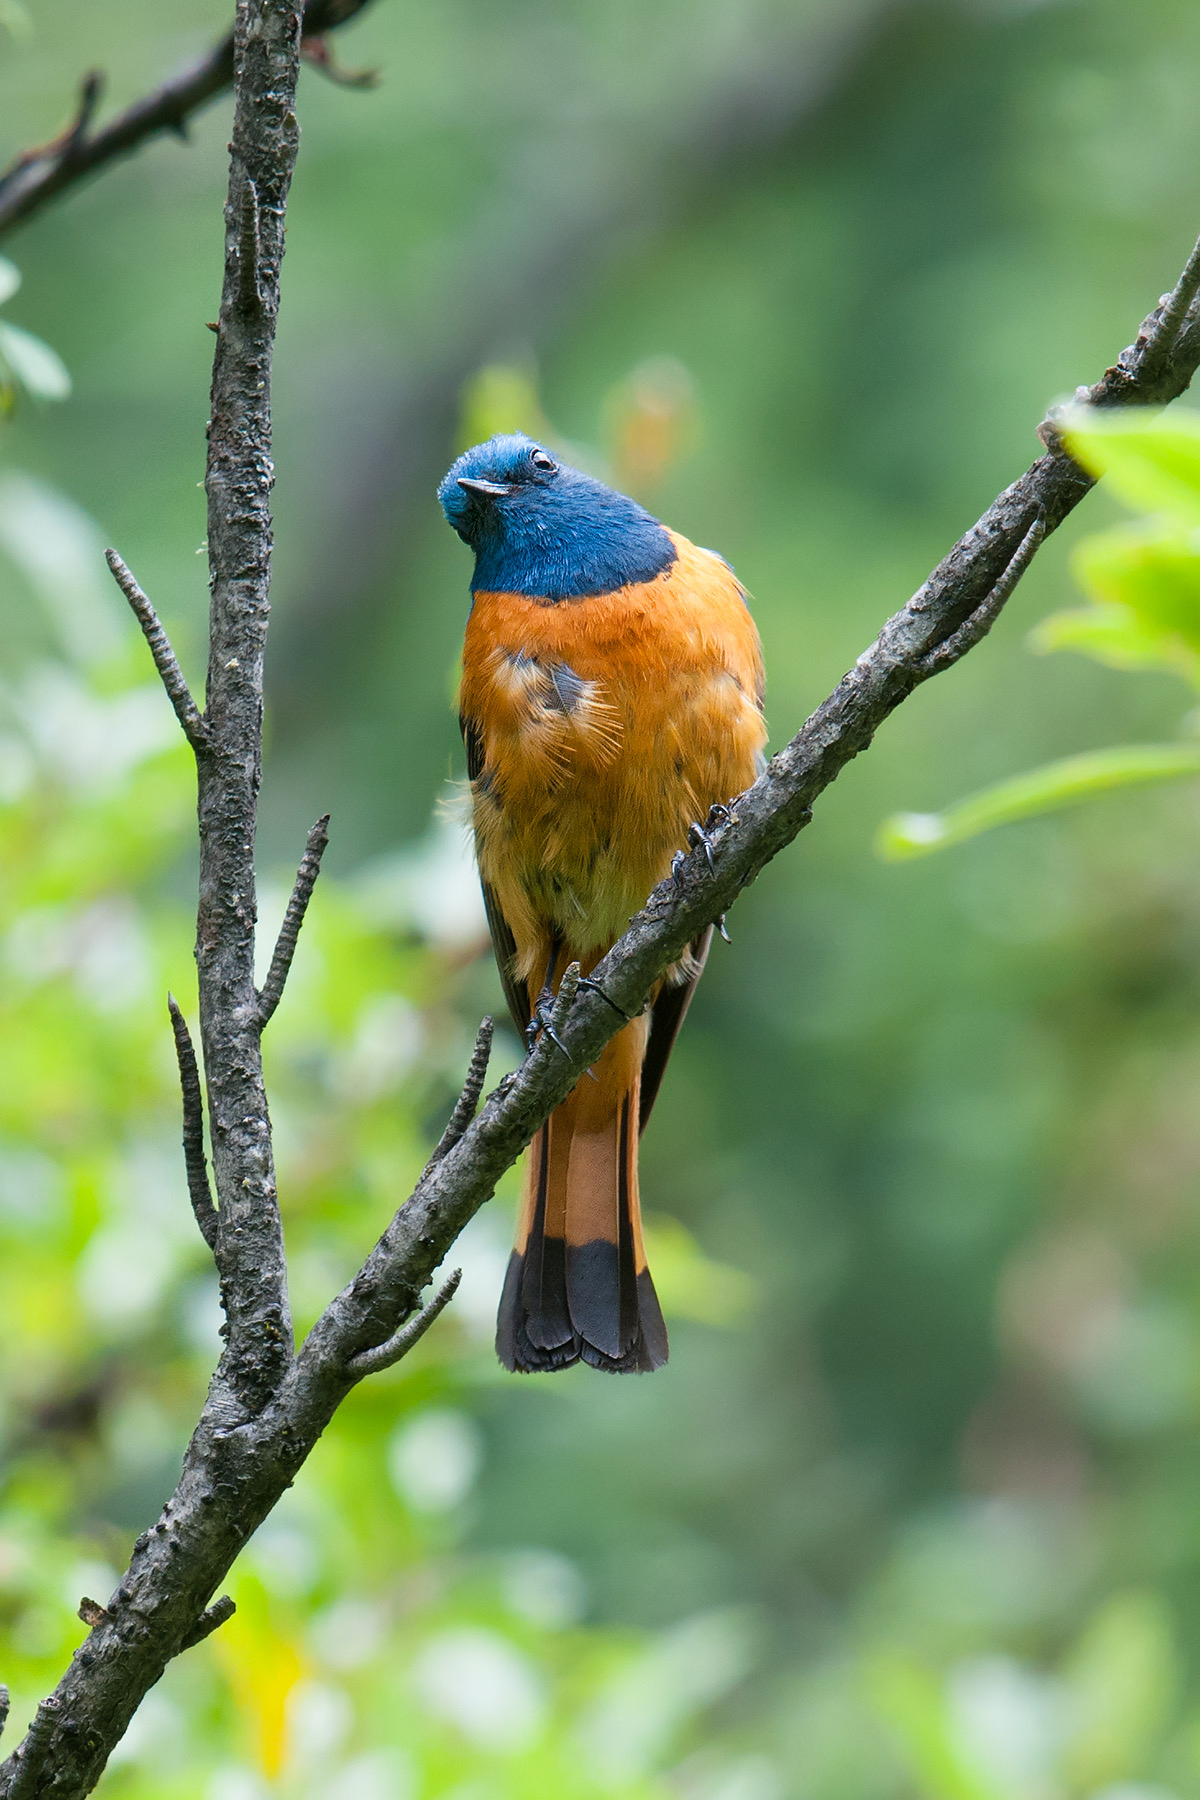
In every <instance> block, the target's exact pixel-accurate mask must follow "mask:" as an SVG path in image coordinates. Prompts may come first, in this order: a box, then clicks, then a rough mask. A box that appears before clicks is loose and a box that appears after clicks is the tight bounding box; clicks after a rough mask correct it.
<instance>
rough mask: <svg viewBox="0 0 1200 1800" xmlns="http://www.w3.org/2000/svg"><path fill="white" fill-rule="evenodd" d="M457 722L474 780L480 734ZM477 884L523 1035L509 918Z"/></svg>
mask: <svg viewBox="0 0 1200 1800" xmlns="http://www.w3.org/2000/svg"><path fill="white" fill-rule="evenodd" d="M458 723H459V728H460V730H461V731H462V735H463V743H464V744H465V745H466V750H467V779H468V781H477V780H478V778H479V777H480V775H482V774H483V764H484V747H483V733H482V732H481V731H480V729H479V727H478V725H477V724H476V723H475V721H474V719H468V718H467V717H466V716H465V714H463V713H460V714H459V716H458ZM479 885H480V887H481V888H482V889H483V909H484V911H485V912H486V913H487V922H488V930H489V931H490V932H491V934H492V950H493V952H494V954H495V957H496V966H497V968H498V969H499V971H500V983H501V986H502V987H503V989H504V998H505V999H506V1000H507V1001H508V1010H509V1012H510V1013H511V1014H512V1019H513V1024H514V1025H515V1026H516V1028H517V1031H518V1033H519V1034H521V1035H522V1036H523V1035H524V1032H525V1027H526V1026H527V1025H528V1024H529V989H528V988H527V987H526V985H525V983H524V982H523V981H522V980H521V978H520V976H518V975H515V974H514V973H513V965H514V962H515V960H516V955H517V940H516V939H515V938H514V937H513V934H512V932H511V930H510V929H509V924H508V920H507V919H506V918H505V917H504V914H503V913H502V912H501V910H500V902H499V901H498V900H497V898H496V890H495V889H494V888H493V887H491V886H490V885H489V884H488V883H487V882H486V881H484V880H483V879H482V877H481V878H480V883H479Z"/></svg>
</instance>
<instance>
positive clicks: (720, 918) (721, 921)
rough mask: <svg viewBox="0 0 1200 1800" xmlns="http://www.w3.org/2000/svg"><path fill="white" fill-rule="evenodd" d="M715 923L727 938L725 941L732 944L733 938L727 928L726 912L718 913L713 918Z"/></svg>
mask: <svg viewBox="0 0 1200 1800" xmlns="http://www.w3.org/2000/svg"><path fill="white" fill-rule="evenodd" d="M713 924H714V925H715V926H716V928H717V930H718V931H719V932H720V934H721V936H722V937H723V938H724V939H725V942H726V943H727V944H732V942H733V939H732V938H731V937H730V935H729V933H728V932H727V931H726V929H725V914H724V913H718V914H717V916H716V918H715V919H714V920H713Z"/></svg>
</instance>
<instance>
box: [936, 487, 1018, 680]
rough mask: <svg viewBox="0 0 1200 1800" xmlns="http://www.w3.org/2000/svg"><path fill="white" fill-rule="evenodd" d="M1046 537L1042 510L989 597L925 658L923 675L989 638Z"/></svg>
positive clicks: (955, 659) (943, 665)
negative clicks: (988, 635) (989, 633)
mask: <svg viewBox="0 0 1200 1800" xmlns="http://www.w3.org/2000/svg"><path fill="white" fill-rule="evenodd" d="M1045 536H1046V515H1045V513H1043V512H1040V511H1039V512H1038V514H1037V516H1036V517H1035V519H1034V521H1033V524H1032V525H1031V526H1030V527H1029V530H1028V531H1027V532H1026V533H1025V536H1024V537H1023V538H1022V539H1021V542H1020V543H1019V544H1018V546H1017V549H1016V552H1015V554H1014V556H1013V558H1012V560H1011V562H1010V563H1009V565H1008V567H1007V568H1006V569H1005V571H1004V573H1003V575H1001V577H1000V579H999V581H998V582H997V583H996V584H995V586H994V587H993V588H992V590H991V592H990V593H989V594H988V595H987V596H986V598H985V599H983V600H981V601H980V603H979V605H978V606H977V607H976V608H975V611H974V612H973V613H972V614H971V616H970V617H969V618H967V619H964V620H963V622H962V624H961V625H960V626H959V627H958V630H957V631H952V632H951V633H950V636H949V637H947V638H943V639H942V641H941V643H940V644H937V645H935V647H934V648H933V649H932V650H930V651H929V652H928V654H927V655H926V656H924V657H923V658H922V659H921V663H920V669H921V673H922V674H923V675H938V674H940V673H941V671H942V670H943V669H948V668H950V666H951V664H953V663H956V662H957V661H958V659H959V658H960V657H961V656H965V655H966V653H967V651H968V650H973V649H974V648H975V645H976V644H978V643H979V642H980V641H981V640H982V639H983V638H985V637H986V636H987V634H988V632H989V631H990V630H991V629H992V626H993V625H994V624H995V623H996V620H997V619H998V618H999V617H1000V614H1001V612H1002V611H1003V609H1004V607H1005V605H1006V603H1007V602H1008V600H1009V599H1010V598H1011V596H1012V592H1013V589H1014V588H1015V587H1016V585H1017V583H1018V581H1020V579H1021V577H1022V575H1023V574H1024V573H1025V571H1026V569H1027V568H1028V567H1029V565H1030V563H1031V562H1032V561H1033V559H1034V556H1035V555H1036V554H1037V551H1038V548H1039V546H1040V545H1041V544H1042V543H1043V542H1044V540H1045Z"/></svg>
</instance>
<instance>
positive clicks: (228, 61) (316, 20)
mask: <svg viewBox="0 0 1200 1800" xmlns="http://www.w3.org/2000/svg"><path fill="white" fill-rule="evenodd" d="M369 3H370V0H308V5H307V6H306V7H305V9H304V36H305V38H308V39H312V40H313V42H314V44H316V45H320V46H322V48H320V49H317V51H316V53H315V55H314V57H313V59H312V60H313V61H314V62H321V61H322V60H323V59H325V58H327V57H328V51H327V49H325V48H324V45H323V39H324V35H325V33H326V32H328V31H334V30H336V29H337V27H338V26H340V25H345V24H347V23H348V22H349V20H351V19H353V18H355V17H356V16H357V14H359V13H360V12H362V10H363V8H364V7H365V6H367V5H369ZM323 52H324V58H323ZM232 80H233V32H232V31H231V32H229V33H228V34H227V35H226V36H225V37H223V38H222V39H221V41H220V42H219V43H218V44H214V46H213V48H212V49H211V50H210V51H209V53H208V55H207V56H204V57H202V58H201V60H200V61H199V62H198V63H195V64H193V66H192V67H191V68H190V69H185V70H184V72H183V74H181V75H177V76H175V77H174V78H173V79H172V80H171V81H165V82H164V83H163V84H162V86H161V87H158V88H155V89H154V90H153V92H152V93H149V94H145V95H143V97H142V98H141V99H140V100H135V101H134V103H133V105H132V106H129V107H126V109H125V111H124V112H123V113H120V114H118V116H117V117H116V118H115V119H113V120H112V121H111V123H110V124H108V125H106V126H105V127H104V129H103V130H102V131H97V132H96V133H95V134H94V135H93V136H89V135H88V131H89V127H90V125H91V120H92V115H93V113H94V112H95V109H96V105H97V102H98V100H99V98H100V87H101V82H102V77H101V76H99V75H98V74H96V73H92V74H90V75H87V76H85V77H84V80H83V83H82V86H81V88H80V100H79V105H78V107H77V110H76V115H75V119H74V121H73V122H72V124H71V125H70V126H69V127H68V128H67V130H66V131H65V132H63V133H62V134H61V135H60V136H59V137H56V138H54V139H52V140H51V142H50V143H48V144H43V145H41V146H40V148H38V149H35V150H24V151H22V152H21V154H20V155H19V156H17V157H16V159H15V160H14V161H13V162H12V163H11V164H10V165H9V167H8V168H7V169H6V170H4V172H3V173H2V174H0V237H3V235H4V234H5V232H7V231H11V230H12V229H13V227H14V226H16V225H20V224H21V223H22V222H23V221H24V220H26V219H28V218H31V217H32V216H33V214H34V213H36V212H40V211H41V209H42V207H44V206H46V205H48V203H49V202H50V201H51V200H54V199H56V198H57V197H58V195H59V194H61V193H65V192H66V191H67V190H68V189H70V188H73V187H76V186H77V185H78V184H79V183H80V182H81V181H83V180H84V179H85V178H86V177H87V176H89V175H93V174H95V173H96V172H97V171H98V170H100V169H103V168H104V167H105V166H106V165H107V164H108V163H111V162H114V161H115V160H116V159H117V158H118V157H121V156H128V155H129V154H130V152H131V151H134V150H139V149H140V148H141V146H142V145H143V144H145V143H147V142H148V141H149V140H150V139H151V138H154V137H158V136H159V135H160V134H161V133H162V132H164V131H172V132H174V133H175V134H176V135H177V136H178V137H186V136H187V125H188V120H189V119H190V118H192V116H193V114H195V113H197V112H199V111H200V110H201V109H202V108H203V107H205V106H207V105H208V103H209V101H210V100H214V99H215V98H216V96H217V95H218V94H222V93H224V91H225V89H226V88H227V87H228V86H229V85H230V83H231V82H232ZM344 85H346V86H355V87H360V86H365V85H367V84H366V83H365V82H363V81H353V80H351V81H348V82H345V83H344Z"/></svg>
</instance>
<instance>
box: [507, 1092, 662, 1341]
mask: <svg viewBox="0 0 1200 1800" xmlns="http://www.w3.org/2000/svg"><path fill="white" fill-rule="evenodd" d="M578 1092H579V1090H578V1089H576V1093H577V1094H578ZM572 1098H574V1096H572ZM588 1098H590V1096H588V1097H585V1099H584V1104H585V1105H586V1104H587V1099H588ZM575 1110H576V1109H574V1108H572V1105H571V1100H567V1101H566V1102H565V1103H564V1105H563V1106H562V1107H560V1108H559V1110H558V1112H556V1113H555V1114H553V1115H552V1117H551V1119H550V1120H548V1121H547V1124H546V1125H544V1126H543V1127H542V1129H541V1131H540V1132H539V1133H538V1135H537V1137H536V1138H535V1139H534V1142H533V1145H532V1146H531V1150H530V1158H529V1166H528V1170H527V1175H526V1198H525V1206H524V1207H523V1209H522V1220H521V1227H520V1228H519V1229H518V1234H517V1246H516V1248H515V1249H514V1251H513V1254H512V1258H511V1260H510V1262H509V1266H508V1275H507V1277H506V1279H505V1283H504V1293H503V1295H502V1297H501V1301H500V1314H499V1318H498V1320H497V1327H496V1352H497V1354H498V1356H499V1358H500V1361H501V1362H502V1363H503V1364H504V1366H505V1368H507V1369H514V1370H519V1371H521V1372H522V1373H532V1372H534V1371H540V1370H553V1369H564V1368H568V1367H569V1366H570V1365H571V1364H572V1363H575V1362H580V1361H582V1362H586V1363H590V1364H591V1366H592V1368H594V1369H604V1370H606V1371H607V1372H608V1373H610V1374H620V1375H624V1374H631V1373H633V1372H635V1371H637V1370H649V1369H657V1368H659V1367H660V1366H661V1365H662V1364H663V1363H665V1362H666V1360H667V1329H666V1325H665V1324H664V1322H663V1316H662V1310H661V1308H660V1307H659V1304H658V1296H657V1294H656V1293H655V1291H654V1283H653V1281H652V1280H651V1278H650V1271H649V1269H648V1268H647V1267H646V1258H645V1251H644V1249H643V1247H642V1232H641V1219H640V1216H639V1210H638V1191H637V1090H636V1087H635V1088H634V1090H633V1092H631V1093H630V1092H627V1093H625V1094H624V1095H623V1096H622V1099H621V1103H620V1108H619V1111H618V1112H617V1113H616V1115H615V1116H614V1117H612V1118H611V1120H610V1130H608V1131H604V1132H580V1131H579V1130H578V1127H579V1125H581V1124H583V1123H585V1122H588V1121H585V1120H584V1119H577V1118H576V1117H575V1116H574V1113H575ZM573 1127H574V1128H575V1129H574V1130H573ZM556 1134H557V1141H556ZM559 1190H561V1191H559ZM548 1225H549V1229H547V1226H548Z"/></svg>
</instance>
